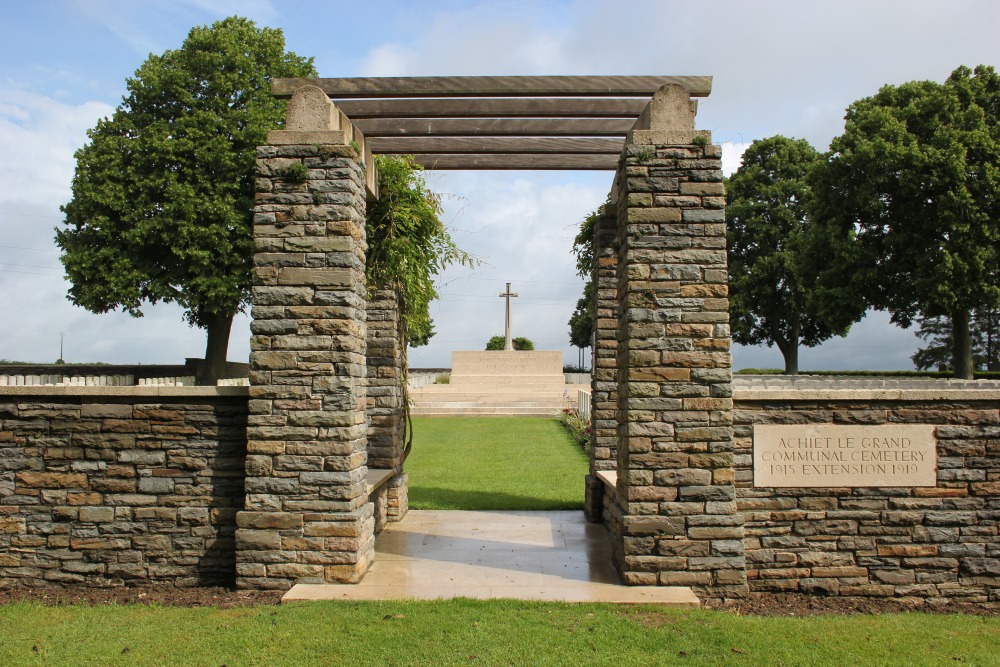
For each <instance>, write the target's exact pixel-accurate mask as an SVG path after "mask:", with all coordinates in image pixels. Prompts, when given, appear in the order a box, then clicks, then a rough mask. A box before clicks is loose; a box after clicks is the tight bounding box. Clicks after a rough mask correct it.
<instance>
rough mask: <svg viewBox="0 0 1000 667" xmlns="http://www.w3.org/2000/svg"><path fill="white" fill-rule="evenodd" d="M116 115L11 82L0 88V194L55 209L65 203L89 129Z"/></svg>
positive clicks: (107, 109)
mask: <svg viewBox="0 0 1000 667" xmlns="http://www.w3.org/2000/svg"><path fill="white" fill-rule="evenodd" d="M113 111H114V109H113V108H112V107H110V106H108V105H106V104H102V103H100V102H86V103H83V104H78V105H72V104H65V103H63V102H60V101H58V100H55V99H52V98H50V97H45V96H43V95H38V94H35V93H29V92H24V91H21V90H18V89H17V88H14V87H11V85H10V84H9V83H8V85H7V86H6V87H4V89H3V90H0V183H3V185H4V187H3V195H0V196H2V197H3V198H4V199H6V200H7V201H8V202H10V201H11V200H13V201H18V200H23V201H33V202H48V203H50V204H51V205H52V207H53V208H55V206H57V205H58V204H61V203H63V202H65V201H66V200H67V199H68V198H69V184H70V181H71V179H72V177H73V170H74V168H75V162H74V159H73V152H74V151H75V150H76V149H77V148H79V147H80V146H82V145H83V143H84V142H85V140H86V138H87V137H86V131H87V129H88V128H90V127H93V126H94V125H95V124H96V122H97V119H98V118H101V117H103V116H106V115H108V114H110V113H112V112H113ZM4 208H5V209H7V206H6V205H5V206H4Z"/></svg>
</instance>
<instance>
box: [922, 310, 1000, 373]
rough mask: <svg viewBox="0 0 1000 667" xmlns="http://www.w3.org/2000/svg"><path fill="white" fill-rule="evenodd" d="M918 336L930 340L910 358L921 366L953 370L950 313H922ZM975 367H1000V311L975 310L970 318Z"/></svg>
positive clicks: (925, 340)
mask: <svg viewBox="0 0 1000 667" xmlns="http://www.w3.org/2000/svg"><path fill="white" fill-rule="evenodd" d="M917 325H918V329H917V336H919V337H920V338H921V339H922V340H923V341H924V342H926V343H927V346H926V347H923V348H921V349H919V350H917V351H916V353H914V355H913V356H912V357H910V359H912V360H913V365H914V366H916V368H917V370H921V371H926V370H953V369H952V366H951V361H952V356H951V355H952V347H953V342H952V326H951V320H949V319H948V318H947V317H918V318H917ZM969 340H970V342H971V346H972V363H973V367H974V369H975V370H987V371H998V370H1000V311H997V310H975V311H973V313H972V318H971V320H970V322H969Z"/></svg>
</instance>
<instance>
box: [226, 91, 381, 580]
mask: <svg viewBox="0 0 1000 667" xmlns="http://www.w3.org/2000/svg"><path fill="white" fill-rule="evenodd" d="M288 127H290V128H292V129H291V130H286V131H276V132H272V133H270V135H269V136H268V141H269V143H270V144H271V145H269V146H262V147H260V148H258V152H257V154H258V175H259V176H258V179H257V201H256V206H255V207H254V242H255V247H256V251H255V254H254V287H253V304H254V305H253V323H252V325H251V333H252V338H251V348H250V349H251V352H250V381H251V386H250V402H249V413H250V417H249V426H248V433H247V436H248V442H247V453H248V455H247V462H246V473H247V479H246V490H247V495H246V508H245V510H244V511H243V512H241V513H240V514H239V516H238V517H237V524H238V527H239V530H238V531H237V535H236V539H237V582H238V585H239V586H241V587H244V588H281V589H286V588H289V587H291V586H292V585H293V584H294V583H296V582H325V581H344V582H353V581H358V580H359V579H360V578H361V577H362V576H363V575H364V573H365V571H366V570H367V569H368V566H369V564H370V563H371V561H372V558H373V556H374V528H375V518H374V505H373V503H371V502H370V500H369V489H368V482H367V475H368V469H367V462H368V461H367V446H368V441H367V427H366V403H367V392H366V389H367V374H368V368H367V363H366V335H367V332H366V323H367V318H366V300H367V291H366V286H365V249H366V245H365V202H366V191H365V181H366V165H365V163H364V162H363V160H364V152H363V149H362V148H361V143H360V142H359V141H358V140H359V139H360V140H361V141H363V138H362V137H361V136H360V133H357V134H356V133H354V132H353V131H352V130H351V128H350V125H349V122H348V121H346V119H343V118H341V115H340V114H339V112H337V110H336V108H335V107H334V106H333V105H332V104H330V102H329V101H328V100H327V99H326V96H325V95H324V94H323V93H322V91H318V90H317V89H309V88H306V89H303V91H300V93H297V94H296V97H295V98H294V99H293V100H292V102H291V103H290V105H289V114H288ZM333 127H338V128H339V129H330V128H333Z"/></svg>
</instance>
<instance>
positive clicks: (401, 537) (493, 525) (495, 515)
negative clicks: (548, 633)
mask: <svg viewBox="0 0 1000 667" xmlns="http://www.w3.org/2000/svg"><path fill="white" fill-rule="evenodd" d="M375 551H376V556H375V563H374V564H373V565H372V567H371V569H370V570H369V571H368V574H367V575H366V576H365V578H364V580H362V582H361V583H359V584H354V585H350V584H342V585H340V584H298V585H296V586H295V587H293V588H292V589H291V590H290V591H288V593H286V594H285V597H284V599H283V602H291V601H295V600H388V599H417V600H437V599H448V598H455V597H466V598H474V599H483V600H485V599H494V598H511V599H519V600H547V601H562V602H620V603H652V604H665V605H672V606H680V607H697V606H698V605H699V602H698V598H697V596H695V594H694V593H693V592H692V591H691V589H690V588H687V587H673V586H623V585H621V584H620V583H619V580H618V575H617V574H616V573H615V571H614V568H613V567H612V565H611V543H610V540H609V539H608V533H607V529H606V528H604V526H601V525H597V524H591V523H587V522H586V520H585V519H584V517H583V514H582V512H573V511H569V512H467V511H429V510H412V511H410V513H409V514H407V516H406V518H404V519H403V521H402V522H400V523H395V524H390V525H389V526H388V527H387V528H386V529H385V531H384V532H383V533H382V534H381V535H380V536H379V538H378V540H377V541H376V543H375Z"/></svg>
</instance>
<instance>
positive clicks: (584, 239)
mask: <svg viewBox="0 0 1000 667" xmlns="http://www.w3.org/2000/svg"><path fill="white" fill-rule="evenodd" d="M599 217H600V211H599V210H597V211H593V212H591V213H589V214H587V217H585V218H584V219H583V221H582V222H581V223H580V229H579V230H578V231H577V233H576V237H575V238H574V239H573V248H572V250H571V252H572V253H573V255H574V257H576V273H577V275H579V276H580V277H581V278H583V279H584V280H585V281H586V282H584V284H583V296H581V297H580V299H579V300H577V302H576V309H575V310H574V311H573V314H572V315H570V318H569V322H567V324H569V342H570V344H571V345H574V346H575V347H578V348H580V349H581V350H582V349H583V348H586V347H590V346H591V343H592V341H593V340H594V316H595V312H594V311H595V308H596V300H595V297H596V295H595V294H594V279H593V271H594V269H593V264H594V227H595V225H597V219H598V218H599Z"/></svg>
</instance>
